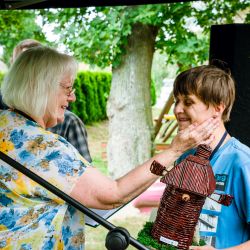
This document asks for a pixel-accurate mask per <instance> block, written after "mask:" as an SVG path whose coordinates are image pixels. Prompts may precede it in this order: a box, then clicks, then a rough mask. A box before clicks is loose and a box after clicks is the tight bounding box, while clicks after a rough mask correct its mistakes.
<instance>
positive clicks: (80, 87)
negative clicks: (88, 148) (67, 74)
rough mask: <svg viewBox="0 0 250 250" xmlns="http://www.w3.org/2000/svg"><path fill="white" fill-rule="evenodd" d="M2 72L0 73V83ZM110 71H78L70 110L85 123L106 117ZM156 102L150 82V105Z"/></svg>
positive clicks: (153, 85)
mask: <svg viewBox="0 0 250 250" xmlns="http://www.w3.org/2000/svg"><path fill="white" fill-rule="evenodd" d="M3 78H4V74H2V73H0V85H1V83H2V80H3ZM111 78H112V75H111V73H107V72H90V71H80V72H78V74H77V77H76V80H75V83H74V87H75V89H76V91H75V95H76V101H75V102H74V103H71V104H70V107H71V111H72V112H74V113H75V114H76V115H78V116H79V117H80V118H81V119H82V120H83V121H84V123H85V124H91V123H93V122H97V121H101V120H104V119H106V118H107V114H106V105H107V100H108V96H109V92H110V86H111ZM155 103H156V92H155V83H154V81H153V80H152V82H151V105H152V106H153V105H154V104H155Z"/></svg>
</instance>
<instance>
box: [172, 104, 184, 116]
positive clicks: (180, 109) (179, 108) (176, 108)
mask: <svg viewBox="0 0 250 250" xmlns="http://www.w3.org/2000/svg"><path fill="white" fill-rule="evenodd" d="M183 112H184V107H183V104H182V103H181V102H178V103H175V105H174V114H175V115H176V114H179V113H183Z"/></svg>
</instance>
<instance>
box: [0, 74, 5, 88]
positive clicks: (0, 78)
mask: <svg viewBox="0 0 250 250" xmlns="http://www.w3.org/2000/svg"><path fill="white" fill-rule="evenodd" d="M3 78H4V73H3V72H0V86H1V84H2V81H3Z"/></svg>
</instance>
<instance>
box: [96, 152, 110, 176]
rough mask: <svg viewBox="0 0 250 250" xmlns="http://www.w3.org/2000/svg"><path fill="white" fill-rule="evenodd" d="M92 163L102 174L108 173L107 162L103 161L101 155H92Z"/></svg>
mask: <svg viewBox="0 0 250 250" xmlns="http://www.w3.org/2000/svg"><path fill="white" fill-rule="evenodd" d="M92 164H93V166H95V167H96V168H98V169H99V170H100V171H101V172H102V173H103V174H105V175H107V174H108V169H107V162H106V161H104V160H103V159H102V158H101V157H98V156H94V157H93V159H92Z"/></svg>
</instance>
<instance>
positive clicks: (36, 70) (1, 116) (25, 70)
mask: <svg viewBox="0 0 250 250" xmlns="http://www.w3.org/2000/svg"><path fill="white" fill-rule="evenodd" d="M76 72H77V63H76V61H75V60H74V59H73V57H71V56H68V55H65V54H61V53H59V52H57V51H55V50H53V49H51V48H48V47H36V48H31V49H29V50H26V51H24V52H23V53H22V54H21V55H20V56H19V57H18V58H17V59H16V61H15V62H14V64H13V65H12V67H11V69H10V71H9V73H8V75H7V77H6V78H5V81H4V83H3V84H2V87H1V90H2V95H3V100H4V102H5V103H6V104H7V105H8V106H9V107H10V108H11V109H10V110H5V111H1V112H0V150H1V151H2V152H4V153H6V154H8V155H9V156H10V157H12V158H13V159H16V160H17V161H18V162H20V163H21V164H23V165H24V166H25V167H26V168H28V169H30V170H32V171H34V172H35V173H36V174H38V175H40V176H41V177H42V178H44V179H46V180H47V181H49V182H50V183H51V184H53V185H55V186H56V187H58V188H59V189H61V190H62V191H64V192H65V193H66V194H69V195H71V196H72V197H73V198H75V199H77V200H78V201H79V202H81V203H82V204H84V205H85V206H88V207H91V208H99V209H110V208H114V207H117V206H120V205H121V204H123V203H126V202H127V201H129V200H131V199H132V198H134V197H135V196H137V195H139V194H140V193H141V192H143V191H144V190H145V189H146V188H147V187H149V186H150V185H151V184H152V183H154V182H155V180H156V179H157V175H155V174H153V173H151V171H150V166H151V164H152V162H153V161H157V162H159V163H160V164H161V165H163V166H169V165H171V164H172V163H173V162H174V161H175V160H176V159H177V158H178V157H179V156H180V155H181V154H182V153H183V152H185V151H186V150H187V149H190V148H192V147H195V146H197V145H198V144H199V143H201V142H203V143H204V142H205V143H210V142H211V141H212V139H213V135H212V131H214V130H215V128H216V127H217V125H218V120H216V119H214V118H210V119H208V120H207V121H205V122H203V123H202V124H197V123H196V124H191V123H190V126H187V128H186V129H184V130H182V132H181V133H179V134H178V135H177V136H176V138H175V139H174V140H173V142H172V144H171V146H170V148H169V149H168V150H167V151H165V152H163V153H161V154H159V155H157V156H155V157H153V158H152V159H150V160H148V161H147V162H145V163H144V164H142V165H140V166H138V167H136V168H135V169H134V170H132V171H131V172H129V173H128V174H127V175H125V176H123V177H121V178H119V179H118V180H112V179H110V178H108V177H106V176H104V175H102V174H101V173H100V172H99V171H98V170H97V169H96V168H94V167H92V166H90V164H89V163H88V162H87V161H86V160H85V159H83V158H82V157H81V155H80V154H79V153H78V151H77V150H76V149H75V148H74V147H73V146H72V145H71V144H70V143H68V142H67V141H66V140H65V139H63V138H62V137H60V136H58V135H56V134H53V133H51V132H48V131H46V130H45V129H46V128H48V127H52V126H55V125H56V124H57V123H58V122H62V121H63V119H64V113H65V110H66V108H67V107H68V105H69V102H70V101H72V100H71V99H70V98H71V96H72V95H71V93H72V91H73V82H74V78H75V76H76ZM0 163H1V164H0V187H1V188H0V193H1V194H0V197H1V198H0V206H1V210H0V248H6V249H35V250H37V249H84V215H83V214H81V213H80V212H79V211H77V210H76V209H74V208H73V207H71V206H69V205H68V204H66V203H65V202H63V201H62V200H60V199H59V198H57V197H55V196H54V195H53V194H52V193H50V192H48V191H47V190H45V189H44V188H43V187H41V186H40V185H38V184H36V183H35V182H33V181H32V180H30V179H29V178H27V177H26V176H24V175H23V174H21V173H19V172H18V171H16V170H15V169H13V168H12V167H11V166H9V165H8V164H6V163H5V162H2V161H0ZM161 165H159V164H158V165H157V164H156V165H154V170H155V171H157V167H159V166H161Z"/></svg>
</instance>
